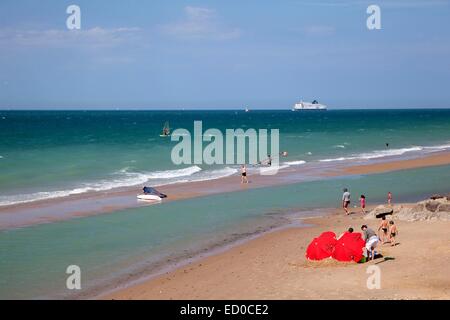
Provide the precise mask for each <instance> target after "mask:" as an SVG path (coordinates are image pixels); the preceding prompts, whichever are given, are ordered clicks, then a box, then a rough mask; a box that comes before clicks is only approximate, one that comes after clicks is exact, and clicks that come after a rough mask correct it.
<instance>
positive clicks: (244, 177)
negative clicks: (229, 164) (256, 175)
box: [241, 164, 248, 183]
mask: <svg viewBox="0 0 450 320" xmlns="http://www.w3.org/2000/svg"><path fill="white" fill-rule="evenodd" d="M241 183H248V179H247V168H246V166H245V164H243V165H242V166H241Z"/></svg>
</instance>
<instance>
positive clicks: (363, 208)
mask: <svg viewBox="0 0 450 320" xmlns="http://www.w3.org/2000/svg"><path fill="white" fill-rule="evenodd" d="M359 203H360V204H361V212H362V214H366V196H365V195H363V194H362V195H361V197H360V198H359Z"/></svg>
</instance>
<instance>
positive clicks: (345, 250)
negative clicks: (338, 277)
mask: <svg viewBox="0 0 450 320" xmlns="http://www.w3.org/2000/svg"><path fill="white" fill-rule="evenodd" d="M364 245H365V241H364V240H363V239H362V236H361V233H359V232H355V233H350V232H346V233H344V234H343V235H342V237H341V238H340V239H339V240H337V243H336V247H335V249H334V251H333V258H334V259H336V260H338V261H355V262H358V261H360V260H361V259H362V257H363V249H364Z"/></svg>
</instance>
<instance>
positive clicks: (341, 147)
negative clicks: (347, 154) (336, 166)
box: [333, 144, 345, 149]
mask: <svg viewBox="0 0 450 320" xmlns="http://www.w3.org/2000/svg"><path fill="white" fill-rule="evenodd" d="M333 148H336V149H345V146H344V145H343V144H337V145H334V146H333Z"/></svg>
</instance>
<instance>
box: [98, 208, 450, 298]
mask: <svg viewBox="0 0 450 320" xmlns="http://www.w3.org/2000/svg"><path fill="white" fill-rule="evenodd" d="M305 222H309V223H313V224H314V226H312V227H308V228H289V229H285V230H282V231H276V232H273V233H268V234H265V235H262V236H260V237H258V238H257V239H254V240H250V241H248V242H246V243H244V244H240V245H238V246H235V247H233V248H231V249H229V250H227V251H226V252H224V253H220V254H217V255H214V256H210V257H207V258H204V259H202V260H199V261H195V262H192V263H190V264H188V265H186V266H183V267H181V268H179V269H177V270H175V271H173V272H167V273H166V274H164V275H162V276H159V277H157V278H155V279H152V280H148V281H145V282H143V283H140V284H136V285H133V286H131V287H129V288H125V289H119V290H118V291H116V292H113V293H111V294H108V295H104V296H101V297H100V298H101V299H193V300H195V299H449V298H450V277H449V271H448V265H449V263H450V247H449V243H450V233H449V232H448V229H449V227H450V222H442V221H437V222H403V221H400V222H397V226H398V229H399V236H398V239H397V241H398V242H399V244H398V245H397V246H395V247H391V246H390V245H388V244H385V245H383V246H380V247H378V251H379V252H380V253H381V254H382V255H383V256H385V257H387V256H388V257H393V258H395V260H386V261H384V260H383V259H382V258H379V259H376V260H374V261H370V262H368V263H364V264H356V263H343V262H337V261H335V260H331V259H327V260H323V261H319V262H314V261H308V260H306V258H305V250H306V247H307V245H308V244H309V242H310V241H311V239H312V238H314V237H315V236H318V235H319V234H320V233H321V232H323V231H328V230H331V231H334V232H335V233H336V234H337V235H339V234H340V233H342V232H344V231H345V230H346V229H347V228H348V227H353V228H355V231H359V230H360V226H361V225H362V224H368V225H369V227H372V228H374V229H376V227H377V224H378V221H372V220H364V219H362V217H361V214H360V213H355V214H352V215H350V216H348V217H346V216H343V214H342V212H340V211H338V212H337V213H336V214H333V215H331V216H327V217H323V218H315V219H310V220H307V221H305ZM373 265H375V266H378V267H379V268H380V272H381V287H380V289H368V287H367V279H368V277H369V276H370V274H368V273H367V268H368V267H369V266H373Z"/></svg>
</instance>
